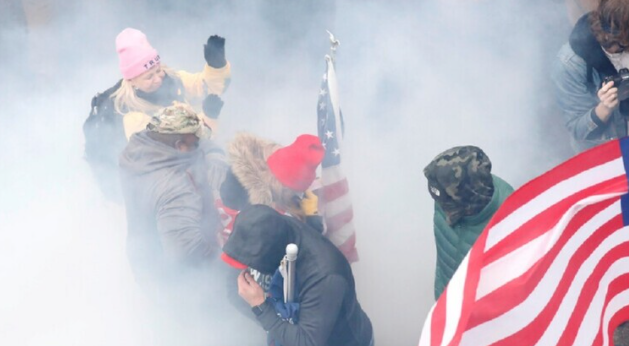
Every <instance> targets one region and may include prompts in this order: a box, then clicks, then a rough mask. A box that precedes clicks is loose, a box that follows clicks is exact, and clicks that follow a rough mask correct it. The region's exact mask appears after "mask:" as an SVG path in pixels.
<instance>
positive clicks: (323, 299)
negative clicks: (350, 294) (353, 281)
mask: <svg viewBox="0 0 629 346" xmlns="http://www.w3.org/2000/svg"><path fill="white" fill-rule="evenodd" d="M347 289H348V288H347V282H346V281H345V279H344V278H343V277H341V276H339V275H331V276H327V277H325V278H323V279H322V280H321V281H319V282H318V283H317V284H316V285H314V286H313V287H312V288H311V289H308V290H305V291H304V292H302V293H303V296H302V297H301V299H300V311H299V323H298V324H290V323H288V322H286V321H282V320H281V319H280V318H279V317H278V316H277V314H276V313H275V310H274V309H273V307H272V306H271V304H269V303H268V302H267V303H265V304H267V306H266V308H265V309H264V312H263V313H262V314H260V316H258V321H259V322H260V324H262V327H263V328H264V330H266V331H267V332H268V333H269V336H270V337H271V338H273V339H275V340H277V341H279V342H280V343H281V344H282V345H291V346H324V345H325V344H326V341H327V340H328V338H329V336H330V333H331V332H332V330H333V329H334V325H335V324H336V320H337V319H338V316H339V311H340V309H341V306H342V304H343V297H344V296H345V292H346V291H347Z"/></svg>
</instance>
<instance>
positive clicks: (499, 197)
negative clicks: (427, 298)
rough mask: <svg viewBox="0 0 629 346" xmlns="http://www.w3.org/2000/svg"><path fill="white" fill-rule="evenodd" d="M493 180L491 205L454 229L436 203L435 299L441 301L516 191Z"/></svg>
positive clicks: (495, 178) (505, 184) (457, 224)
mask: <svg viewBox="0 0 629 346" xmlns="http://www.w3.org/2000/svg"><path fill="white" fill-rule="evenodd" d="M492 178H493V183H494V193H493V195H492V198H491V201H490V202H489V204H487V206H485V208H483V209H482V210H481V211H480V213H478V214H476V215H473V216H464V217H463V218H461V219H460V220H459V221H458V222H457V223H456V224H454V226H450V225H448V223H447V222H446V217H445V214H444V212H443V210H442V209H441V207H439V205H438V203H435V216H434V231H435V241H436V244H437V269H436V272H435V300H436V299H439V296H440V295H441V293H443V290H444V289H445V287H446V286H447V285H448V282H449V281H450V279H451V278H452V276H453V275H454V272H455V271H456V269H457V268H458V267H459V265H460V264H461V262H462V261H463V258H465V256H466V255H467V253H468V252H469V250H470V248H472V245H474V242H476V239H477V238H478V236H479V235H480V234H481V232H482V231H483V229H485V226H487V223H489V220H491V217H492V216H493V215H494V213H495V212H496V211H497V210H498V208H499V207H500V206H501V205H502V203H503V202H504V200H505V199H506V198H507V197H508V196H509V195H510V194H511V193H512V192H513V188H512V187H511V185H509V184H508V183H507V182H505V181H504V180H502V179H500V178H499V177H497V176H495V175H493V174H492Z"/></svg>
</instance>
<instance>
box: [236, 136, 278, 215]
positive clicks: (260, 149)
mask: <svg viewBox="0 0 629 346" xmlns="http://www.w3.org/2000/svg"><path fill="white" fill-rule="evenodd" d="M281 147H282V146H281V145H279V144H277V143H275V142H272V141H269V140H266V139H262V138H260V137H257V136H254V135H252V134H249V133H238V134H236V136H235V137H234V139H233V140H232V141H231V142H230V143H229V145H228V147H227V153H228V155H229V163H230V165H231V169H232V172H233V173H234V175H235V176H236V178H238V180H239V181H240V183H241V184H242V186H243V187H244V188H245V189H246V190H247V192H248V193H249V202H250V203H251V204H264V205H268V206H271V207H274V205H273V202H279V201H278V199H281V196H284V195H285V194H286V192H287V191H290V190H289V189H288V188H286V187H284V186H283V185H282V184H281V183H280V182H279V181H278V180H277V179H276V178H275V176H274V175H273V173H272V172H271V170H270V169H269V166H268V164H267V163H266V160H267V159H268V157H269V156H271V154H273V153H274V152H275V151H276V150H277V149H279V148H281Z"/></svg>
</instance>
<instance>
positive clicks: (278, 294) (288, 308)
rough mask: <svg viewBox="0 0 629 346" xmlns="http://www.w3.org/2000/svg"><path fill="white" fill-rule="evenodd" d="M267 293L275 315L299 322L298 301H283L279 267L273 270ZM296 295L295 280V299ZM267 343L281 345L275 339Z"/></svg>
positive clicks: (281, 277) (272, 345) (297, 287)
mask: <svg viewBox="0 0 629 346" xmlns="http://www.w3.org/2000/svg"><path fill="white" fill-rule="evenodd" d="M295 281H296V280H295ZM269 294H270V297H269V301H270V302H271V303H272V304H273V307H274V308H275V311H276V312H277V315H278V316H279V317H280V318H281V319H282V320H284V321H287V322H289V323H291V324H297V322H299V303H297V302H294V303H284V277H283V276H282V273H280V270H279V268H278V269H277V270H275V273H274V274H273V278H271V286H270V287H269ZM298 297H299V286H297V282H295V300H297V298H298ZM268 344H269V345H271V346H282V345H281V344H280V343H278V342H277V341H275V340H269V342H268Z"/></svg>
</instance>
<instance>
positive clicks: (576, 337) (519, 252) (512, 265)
mask: <svg viewBox="0 0 629 346" xmlns="http://www.w3.org/2000/svg"><path fill="white" fill-rule="evenodd" d="M619 143H620V142H619V141H613V142H609V143H607V144H604V145H602V146H600V147H597V148H595V149H593V150H590V151H587V152H585V153H582V154H580V155H578V156H576V157H574V158H573V159H571V160H569V161H567V162H565V163H563V164H562V165H560V166H558V167H556V168H555V169H553V170H551V171H549V172H547V173H546V174H544V175H542V176H540V177H538V178H536V179H534V180H533V181H531V182H529V183H528V184H526V185H525V186H523V187H522V188H520V189H519V190H517V191H516V192H514V193H513V194H512V195H511V196H510V197H509V198H508V199H507V201H505V203H504V204H503V205H502V207H501V208H500V209H499V210H498V211H497V212H496V214H495V215H494V217H493V218H492V220H491V222H490V223H489V224H488V226H487V228H486V229H485V231H484V232H483V233H482V234H481V236H480V237H479V239H478V240H477V242H476V244H474V246H473V247H472V249H471V250H470V253H468V255H467V257H466V258H465V260H464V261H463V263H462V264H461V265H460V267H459V269H458V270H457V272H456V273H455V275H454V277H453V278H452V280H451V281H450V283H449V285H448V287H447V288H446V290H445V292H444V293H443V294H442V296H441V297H440V299H439V300H438V301H437V303H436V304H435V306H434V307H433V308H432V310H431V311H430V313H429V315H428V318H427V320H426V322H425V324H424V328H423V332H422V336H421V339H420V343H419V344H420V346H429V345H430V346H436V345H464V346H483V345H495V346H498V345H500V346H502V345H518V346H519V345H523V346H524V345H552V346H555V345H610V339H609V338H610V335H611V333H612V332H613V330H614V329H615V328H616V326H617V325H618V324H619V323H622V322H624V321H626V320H629V308H628V307H629V228H628V227H625V226H624V224H623V215H622V209H621V201H620V198H621V196H623V195H625V194H626V193H627V191H628V187H627V175H626V172H625V167H624V163H623V159H622V153H621V150H620V145H619Z"/></svg>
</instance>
